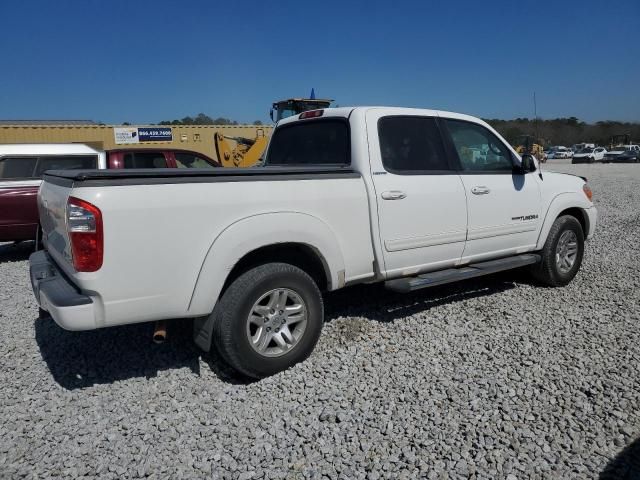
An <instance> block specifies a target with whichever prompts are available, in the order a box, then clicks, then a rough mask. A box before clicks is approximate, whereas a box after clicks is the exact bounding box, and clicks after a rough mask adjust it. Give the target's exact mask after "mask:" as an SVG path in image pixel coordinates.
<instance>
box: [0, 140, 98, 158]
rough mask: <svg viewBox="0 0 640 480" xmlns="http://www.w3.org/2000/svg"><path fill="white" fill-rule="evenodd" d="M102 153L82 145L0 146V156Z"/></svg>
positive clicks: (39, 144) (34, 144)
mask: <svg viewBox="0 0 640 480" xmlns="http://www.w3.org/2000/svg"><path fill="white" fill-rule="evenodd" d="M97 153H102V152H101V150H96V149H95V148H91V147H90V146H88V145H85V144H83V143H12V144H4V145H0V155H58V154H60V155H61V154H79V155H81V154H97Z"/></svg>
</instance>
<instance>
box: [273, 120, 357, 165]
mask: <svg viewBox="0 0 640 480" xmlns="http://www.w3.org/2000/svg"><path fill="white" fill-rule="evenodd" d="M349 149H350V146H349V127H348V125H347V122H346V121H345V120H342V119H340V120H339V119H326V120H311V121H304V122H299V123H293V124H290V125H285V126H283V127H280V128H277V129H276V131H275V133H274V134H273V138H272V139H271V144H270V146H269V152H268V154H267V161H266V164H267V165H349V163H350V152H349Z"/></svg>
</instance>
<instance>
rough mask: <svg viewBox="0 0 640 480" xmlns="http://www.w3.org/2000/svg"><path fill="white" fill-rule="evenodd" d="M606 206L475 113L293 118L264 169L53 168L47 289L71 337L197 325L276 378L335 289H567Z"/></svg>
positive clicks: (239, 361) (35, 263)
mask: <svg viewBox="0 0 640 480" xmlns="http://www.w3.org/2000/svg"><path fill="white" fill-rule="evenodd" d="M591 195H592V194H591V190H590V189H589V187H588V185H587V184H586V181H585V179H583V178H581V177H578V176H574V175H565V174H560V173H552V172H547V171H544V172H540V171H539V170H538V166H537V162H536V160H535V159H534V158H533V157H532V156H530V155H524V156H523V157H522V158H521V157H520V156H519V155H518V154H517V153H516V152H515V151H514V150H513V148H512V147H511V146H510V145H509V143H507V142H506V141H505V140H504V139H503V138H502V137H501V136H500V135H499V134H498V133H497V132H496V131H495V130H494V129H493V128H491V127H490V126H489V125H488V124H487V123H485V122H483V121H482V120H480V119H478V118H475V117H471V116H468V115H462V114H457V113H450V112H442V111H435V110H419V109H408V108H394V107H356V108H329V109H325V110H312V111H308V112H304V113H301V114H300V115H296V116H294V117H290V118H287V119H285V120H282V121H280V122H278V124H277V126H276V128H275V130H274V133H273V135H272V137H271V141H270V144H269V147H268V150H267V152H266V158H265V166H264V167H260V168H249V169H232V168H220V169H210V170H195V169H192V170H189V171H187V170H186V169H185V170H183V169H173V170H172V169H157V170H119V171H116V170H112V171H109V170H106V171H98V170H81V171H72V170H67V171H57V172H48V173H47V174H46V175H45V181H44V183H43V185H42V187H41V189H40V193H39V207H40V218H41V223H42V229H43V243H44V245H45V250H44V251H40V252H36V253H34V254H33V255H32V256H31V258H30V272H31V282H32V285H33V291H34V294H35V298H36V299H37V301H38V303H39V304H40V306H41V308H42V309H44V310H46V311H48V312H49V313H50V314H51V316H52V317H53V319H54V320H55V321H56V322H57V323H58V324H59V325H60V326H61V327H63V328H66V329H69V330H90V329H96V328H102V327H109V326H113V325H122V324H128V323H135V322H147V321H156V320H163V319H170V318H184V319H194V340H195V342H196V343H197V344H198V345H199V346H200V347H201V348H203V349H204V350H207V351H208V350H209V349H210V348H211V347H212V344H213V346H214V347H215V348H216V349H217V351H218V352H219V353H220V354H221V355H222V357H223V358H224V359H225V360H226V361H227V362H228V363H229V364H230V365H231V366H232V367H234V368H235V369H236V370H238V371H240V372H242V373H244V374H245V375H249V376H252V377H256V378H260V377H264V376H267V375H271V374H273V373H275V372H278V371H280V370H283V369H285V368H288V367H290V366H291V365H293V364H295V363H297V362H299V361H302V360H304V359H305V358H306V357H307V356H308V355H309V354H310V353H311V351H312V350H313V348H314V346H315V344H316V342H317V341H318V338H319V336H320V330H321V328H322V324H323V319H324V310H323V303H322V302H323V299H322V295H321V292H322V291H324V290H336V289H339V288H342V287H345V286H348V285H355V284H358V283H372V282H383V283H384V284H385V286H386V287H387V288H389V289H391V290H393V291H396V292H410V291H414V290H418V289H422V288H426V287H431V286H433V285H441V284H444V283H449V282H454V281H458V280H464V279H469V278H473V277H479V276H481V275H486V274H490V273H494V272H498V271H501V270H507V269H513V268H519V267H528V268H530V269H531V271H532V273H533V274H534V275H535V277H536V278H537V279H538V280H539V281H540V282H542V283H544V284H546V285H549V286H556V287H558V286H563V285H566V284H568V283H569V282H570V281H571V280H572V279H573V278H574V276H575V275H576V274H577V272H578V269H579V268H580V265H581V263H582V257H583V254H584V241H585V240H586V239H588V238H590V237H591V236H592V235H593V232H594V229H595V226H596V217H597V213H596V209H595V207H594V205H593V203H592V201H591ZM523 302H524V303H526V301H524V300H523Z"/></svg>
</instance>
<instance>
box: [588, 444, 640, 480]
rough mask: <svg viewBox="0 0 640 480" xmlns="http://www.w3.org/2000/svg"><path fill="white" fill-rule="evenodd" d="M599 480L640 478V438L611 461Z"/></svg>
mask: <svg viewBox="0 0 640 480" xmlns="http://www.w3.org/2000/svg"><path fill="white" fill-rule="evenodd" d="M598 478H599V480H637V479H639V478H640V438H637V439H636V440H635V441H634V442H633V443H631V444H630V445H628V446H627V447H625V448H624V450H622V451H621V452H620V453H618V455H616V456H615V457H614V458H612V459H611V460H609V463H607V466H606V467H605V468H604V470H603V471H602V472H600V476H599V477H598Z"/></svg>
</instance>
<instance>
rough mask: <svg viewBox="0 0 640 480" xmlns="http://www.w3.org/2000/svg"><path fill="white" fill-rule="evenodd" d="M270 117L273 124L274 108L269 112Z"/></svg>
mask: <svg viewBox="0 0 640 480" xmlns="http://www.w3.org/2000/svg"><path fill="white" fill-rule="evenodd" d="M269 117H271V121H272V122H273V108H272V109H271V110H269Z"/></svg>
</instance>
